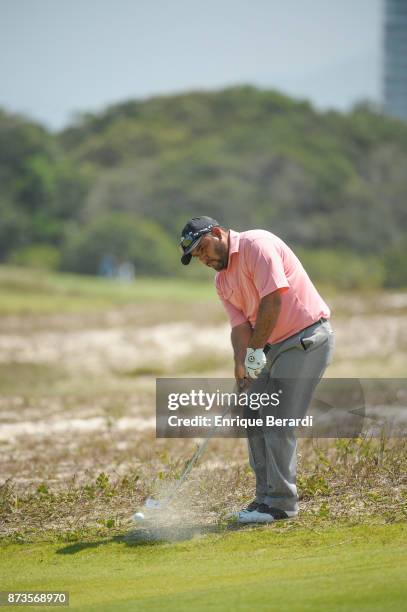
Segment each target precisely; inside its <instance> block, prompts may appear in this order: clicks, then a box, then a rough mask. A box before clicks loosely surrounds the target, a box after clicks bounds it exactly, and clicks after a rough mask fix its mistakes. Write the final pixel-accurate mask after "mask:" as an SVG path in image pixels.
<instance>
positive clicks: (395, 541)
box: [0, 523, 407, 612]
mask: <svg viewBox="0 0 407 612" xmlns="http://www.w3.org/2000/svg"><path fill="white" fill-rule="evenodd" d="M406 535H407V526H406V525H405V524H404V525H403V524H391V525H377V526H375V527H374V528H373V529H372V526H366V525H358V526H355V525H353V526H347V525H342V526H341V527H328V528H323V526H322V525H320V526H319V529H318V530H309V529H304V527H302V526H296V525H293V524H292V523H291V524H287V525H284V526H283V527H281V528H277V529H276V527H272V528H270V527H259V528H255V529H245V530H243V531H234V532H220V533H218V534H212V535H207V536H205V537H195V538H193V539H191V540H188V541H181V542H178V543H148V541H146V540H142V539H141V540H138V541H135V542H133V543H132V542H131V540H130V541H127V542H126V540H125V539H124V538H121V537H116V538H112V539H109V540H108V539H105V540H95V541H91V542H79V543H74V544H68V545H61V544H55V543H53V544H49V543H48V544H44V543H42V544H31V545H27V544H25V545H19V544H13V545H8V546H4V547H3V548H2V553H3V554H2V555H1V560H0V571H1V576H2V587H1V588H2V590H13V589H14V590H48V591H50V590H52V591H54V590H58V589H59V590H67V591H69V592H70V607H71V608H72V609H75V610H111V611H113V610H117V609H120V610H165V611H166V612H170V611H172V610H174V611H176V610H177V611H178V610H185V611H186V610H194V611H201V610H202V611H204V610H254V609H257V610H276V611H279V612H284V611H290V612H292V611H296V610H301V611H303V610H310V611H312V612H318V611H321V612H327V611H334V610H335V611H336V610H338V611H339V610H341V611H345V610H358V611H359V610H366V611H368V610H369V612H371V611H372V610H373V611H374V610H377V611H379V610H380V611H383V610H398V611H401V610H406V609H407V583H406V580H405V576H406V572H407V555H406V547H405V542H406Z"/></svg>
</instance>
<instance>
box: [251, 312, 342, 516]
mask: <svg viewBox="0 0 407 612" xmlns="http://www.w3.org/2000/svg"><path fill="white" fill-rule="evenodd" d="M333 348H334V335H333V331H332V328H331V326H330V323H329V322H328V321H326V322H317V323H315V324H314V325H311V326H310V327H307V328H305V329H303V330H302V331H300V332H299V333H298V334H295V335H294V336H290V337H289V338H287V339H286V340H283V341H282V342H278V343H276V344H273V345H271V348H270V350H269V352H268V353H267V365H266V367H265V368H264V370H263V372H262V373H261V375H260V377H259V378H258V379H257V380H256V382H255V383H253V384H252V386H251V388H250V391H249V393H250V394H251V393H254V392H266V393H268V394H272V393H277V392H282V391H283V393H282V396H281V397H283V396H284V401H282V402H281V404H280V406H279V408H278V409H277V410H278V413H277V415H276V416H278V417H284V416H287V417H290V418H302V417H304V416H305V414H306V412H307V410H308V407H309V404H310V402H311V399H312V395H313V392H314V390H315V387H316V385H317V384H318V381H319V379H320V378H321V377H322V376H323V374H324V371H325V369H326V367H327V365H328V364H329V363H330V361H331V359H332V353H333ZM267 410H268V409H264V408H261V409H260V411H259V412H260V414H259V416H263V417H264V415H265V412H266V411H267ZM248 446H249V458H250V465H251V467H252V469H253V470H254V473H255V475H256V500H257V501H258V502H259V503H265V504H267V505H268V506H273V507H274V508H279V509H281V510H293V511H298V495H297V487H296V473H297V438H296V434H295V429H294V428H292V427H288V428H284V429H281V428H270V427H263V428H261V429H256V430H252V431H248Z"/></svg>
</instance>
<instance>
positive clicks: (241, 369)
mask: <svg viewBox="0 0 407 612" xmlns="http://www.w3.org/2000/svg"><path fill="white" fill-rule="evenodd" d="M252 334H253V330H252V326H251V325H250V323H249V322H248V321H245V322H244V323H241V325H236V326H235V327H233V328H232V333H231V336H230V337H231V341H232V346H233V353H234V358H235V379H236V382H237V384H238V385H239V388H240V389H242V388H243V387H244V386H245V385H246V383H247V379H246V378H245V377H246V368H245V365H244V360H245V358H246V349H247V347H248V345H249V340H250V338H251V337H252Z"/></svg>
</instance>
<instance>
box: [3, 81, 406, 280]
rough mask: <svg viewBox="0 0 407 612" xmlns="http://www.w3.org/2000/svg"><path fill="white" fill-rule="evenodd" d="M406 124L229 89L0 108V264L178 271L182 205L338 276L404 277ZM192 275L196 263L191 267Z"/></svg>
mask: <svg viewBox="0 0 407 612" xmlns="http://www.w3.org/2000/svg"><path fill="white" fill-rule="evenodd" d="M406 171H407V125H406V124H405V123H403V122H400V121H397V120H394V119H390V118H387V117H384V116H382V115H380V114H379V113H378V112H376V111H375V110H374V109H373V108H371V107H370V106H369V104H367V103H366V104H359V105H357V106H355V107H354V108H353V109H352V111H351V112H349V113H347V114H343V113H339V112H334V111H329V112H319V111H316V110H315V109H314V108H313V107H312V106H311V105H310V104H309V103H308V102H306V101H298V100H294V99H292V98H289V97H287V96H284V95H282V94H280V93H278V92H275V91H267V90H259V89H256V88H253V87H243V86H242V87H235V88H228V89H224V90H221V91H216V92H192V93H186V94H182V95H176V96H161V97H155V98H151V99H149V100H145V101H137V100H136V101H128V102H124V103H122V104H116V105H114V106H111V107H108V108H107V109H106V110H104V111H103V112H101V113H97V114H83V115H80V116H78V117H77V118H76V119H75V121H74V122H73V123H72V124H71V125H69V126H68V127H67V128H66V129H64V130H62V131H61V132H59V133H51V132H50V131H48V130H47V129H45V127H43V126H41V125H39V124H37V123H35V122H33V121H30V120H29V119H27V118H24V117H21V116H16V115H13V114H11V113H8V112H6V111H5V110H3V111H0V185H1V188H0V261H2V262H10V263H16V264H21V265H38V266H45V267H49V268H54V269H61V270H69V271H74V272H80V273H87V274H96V273H98V271H99V269H100V263H101V261H102V260H103V258H104V257H107V256H108V257H112V258H115V259H116V260H117V261H129V262H131V263H132V264H133V265H134V266H135V270H136V274H142V275H168V274H179V273H185V270H182V269H181V267H180V266H179V254H178V251H177V248H176V245H177V238H178V236H179V232H180V229H181V228H182V226H183V225H184V223H185V221H186V220H187V219H188V218H189V217H191V216H194V215H200V214H207V215H210V216H213V217H215V218H216V219H218V221H219V222H220V223H221V224H223V225H224V226H226V227H233V228H234V229H236V230H239V231H242V230H244V229H249V228H255V227H262V228H265V229H269V230H270V231H273V232H275V233H276V234H278V235H280V236H281V237H282V238H283V239H285V240H286V241H287V242H288V243H289V244H290V245H291V246H292V247H293V248H294V250H296V251H299V252H300V253H301V255H302V257H303V259H304V261H305V262H306V265H307V266H308V268H309V269H310V271H311V272H312V273H313V274H314V275H316V276H317V278H318V279H320V280H322V281H327V282H332V283H336V284H338V285H339V286H341V287H352V286H361V285H365V286H405V285H406V284H407V272H406V269H407V266H406V247H407V242H406V237H405V228H406V220H407V219H406V217H407V212H406V201H407V181H406ZM192 273H198V271H193V272H192Z"/></svg>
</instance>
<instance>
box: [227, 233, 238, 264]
mask: <svg viewBox="0 0 407 612" xmlns="http://www.w3.org/2000/svg"><path fill="white" fill-rule="evenodd" d="M239 244H240V234H239V232H235V231H234V230H232V229H231V230H229V259H228V267H229V264H230V258H231V256H232V255H233V253H238V252H239Z"/></svg>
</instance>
